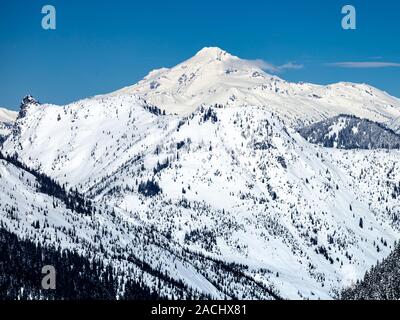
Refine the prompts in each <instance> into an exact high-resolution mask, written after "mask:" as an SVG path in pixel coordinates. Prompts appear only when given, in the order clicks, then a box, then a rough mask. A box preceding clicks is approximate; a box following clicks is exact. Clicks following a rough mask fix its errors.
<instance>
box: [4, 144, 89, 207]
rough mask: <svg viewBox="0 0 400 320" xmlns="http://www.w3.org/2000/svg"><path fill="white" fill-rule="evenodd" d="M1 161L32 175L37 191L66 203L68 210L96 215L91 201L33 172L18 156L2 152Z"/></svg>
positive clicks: (43, 175)
mask: <svg viewBox="0 0 400 320" xmlns="http://www.w3.org/2000/svg"><path fill="white" fill-rule="evenodd" d="M0 159H2V160H5V161H7V162H9V163H11V164H13V165H14V166H16V167H17V168H20V169H22V170H24V171H26V172H29V173H30V174H32V175H33V176H34V177H35V178H36V180H37V181H38V185H37V186H36V187H37V190H38V191H39V192H41V193H45V194H48V195H49V196H52V197H55V198H57V199H59V200H61V201H62V202H64V203H65V206H66V207H67V209H70V210H72V211H75V212H78V213H81V214H86V215H91V214H92V213H94V211H95V208H94V207H93V206H92V203H91V201H90V200H89V199H86V198H85V197H84V196H83V195H81V194H80V193H79V192H78V191H77V190H76V189H75V190H67V189H66V187H65V185H62V186H61V185H60V184H59V183H58V182H56V181H55V180H54V179H52V178H50V177H48V176H47V175H45V174H43V173H40V172H37V171H36V170H33V169H31V168H29V167H28V166H27V165H25V164H23V163H22V162H21V161H19V159H18V156H17V155H14V156H8V155H3V154H2V153H1V152H0Z"/></svg>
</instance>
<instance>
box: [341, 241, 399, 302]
mask: <svg viewBox="0 0 400 320" xmlns="http://www.w3.org/2000/svg"><path fill="white" fill-rule="evenodd" d="M341 298H342V299H345V300H399V299H400V245H399V244H397V245H395V248H394V250H393V252H392V253H391V254H390V255H389V256H388V257H387V258H385V259H383V260H382V261H379V262H378V263H377V265H376V266H374V267H373V268H371V270H368V272H366V274H365V276H364V278H363V280H362V281H357V283H353V284H352V285H351V286H349V287H348V288H346V289H345V290H343V291H342V295H341Z"/></svg>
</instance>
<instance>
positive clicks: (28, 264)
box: [0, 228, 159, 300]
mask: <svg viewBox="0 0 400 320" xmlns="http://www.w3.org/2000/svg"><path fill="white" fill-rule="evenodd" d="M45 265H52V266H54V268H55V270H56V289H55V290H43V289H42V288H41V281H42V278H43V276H44V275H42V273H41V271H42V267H43V266H45ZM119 275H121V274H119ZM22 289H23V290H22ZM119 289H121V288H120V284H118V281H117V274H115V272H114V271H113V268H112V267H111V266H110V265H105V264H104V263H103V262H102V261H101V260H97V259H91V260H89V259H87V258H85V257H83V256H81V255H79V254H77V253H75V252H72V251H69V250H61V249H60V248H58V249H56V248H54V247H42V246H41V245H40V244H38V245H37V244H35V243H33V242H31V241H28V240H21V239H19V238H18V237H17V236H16V235H14V234H12V233H10V232H8V231H7V230H5V229H4V228H0V300H15V299H22V300H26V299H34V300H36V299H51V300H53V299H56V300H70V299H71V300H76V299H96V300H99V299H101V300H114V299H116V298H117V294H118V290H119ZM119 298H121V299H135V300H144V299H157V298H159V297H158V295H157V294H156V293H155V292H153V291H152V290H150V289H149V288H147V287H146V286H144V285H143V284H142V283H141V282H140V281H136V280H133V279H127V280H126V282H125V293H124V294H123V295H122V296H120V297H119Z"/></svg>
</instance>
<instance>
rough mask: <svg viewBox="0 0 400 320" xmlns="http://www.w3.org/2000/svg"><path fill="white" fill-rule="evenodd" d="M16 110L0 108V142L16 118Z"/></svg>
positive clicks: (9, 130)
mask: <svg viewBox="0 0 400 320" xmlns="http://www.w3.org/2000/svg"><path fill="white" fill-rule="evenodd" d="M17 114H18V113H17V112H14V111H11V110H8V109H4V108H0V143H1V142H2V140H4V139H5V137H6V136H7V135H9V134H10V132H11V127H12V124H13V123H14V121H15V120H16V118H17Z"/></svg>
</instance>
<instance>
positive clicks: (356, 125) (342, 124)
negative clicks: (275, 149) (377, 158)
mask: <svg viewBox="0 0 400 320" xmlns="http://www.w3.org/2000/svg"><path fill="white" fill-rule="evenodd" d="M299 133H300V134H301V135H302V136H303V137H304V138H305V139H306V140H307V141H309V142H311V143H315V144H318V145H321V146H324V147H328V148H333V147H335V148H340V149H400V135H398V134H396V133H395V132H394V131H392V130H390V129H387V128H385V127H384V126H382V125H381V124H379V123H376V122H373V121H370V120H367V119H360V118H357V117H355V116H349V115H339V116H336V117H333V118H329V119H327V120H323V121H321V122H318V123H314V124H312V125H310V126H307V127H304V128H301V129H300V130H299Z"/></svg>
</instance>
